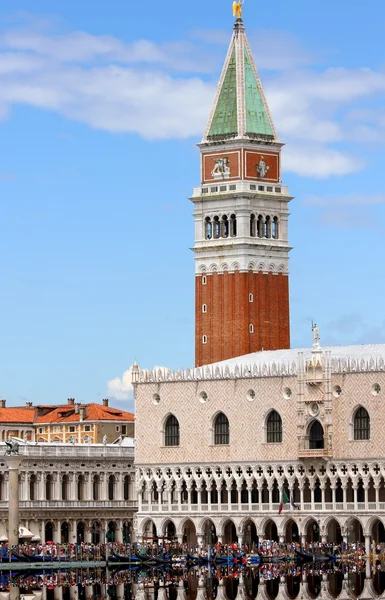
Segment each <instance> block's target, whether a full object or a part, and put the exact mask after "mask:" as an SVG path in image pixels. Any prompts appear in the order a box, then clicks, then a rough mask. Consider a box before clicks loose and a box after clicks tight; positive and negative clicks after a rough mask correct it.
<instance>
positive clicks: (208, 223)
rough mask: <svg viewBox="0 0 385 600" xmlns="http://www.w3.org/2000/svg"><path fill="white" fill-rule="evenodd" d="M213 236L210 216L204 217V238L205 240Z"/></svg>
mask: <svg viewBox="0 0 385 600" xmlns="http://www.w3.org/2000/svg"><path fill="white" fill-rule="evenodd" d="M212 237H213V227H212V224H211V219H210V217H206V219H205V238H206V240H211V238H212Z"/></svg>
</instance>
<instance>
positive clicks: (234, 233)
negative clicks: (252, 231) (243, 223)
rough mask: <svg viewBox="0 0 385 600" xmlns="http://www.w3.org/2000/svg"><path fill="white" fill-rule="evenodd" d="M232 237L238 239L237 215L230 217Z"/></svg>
mask: <svg viewBox="0 0 385 600" xmlns="http://www.w3.org/2000/svg"><path fill="white" fill-rule="evenodd" d="M230 236H231V237H237V217H236V216H235V215H231V217H230Z"/></svg>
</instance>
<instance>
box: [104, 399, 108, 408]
mask: <svg viewBox="0 0 385 600" xmlns="http://www.w3.org/2000/svg"><path fill="white" fill-rule="evenodd" d="M103 406H108V398H103Z"/></svg>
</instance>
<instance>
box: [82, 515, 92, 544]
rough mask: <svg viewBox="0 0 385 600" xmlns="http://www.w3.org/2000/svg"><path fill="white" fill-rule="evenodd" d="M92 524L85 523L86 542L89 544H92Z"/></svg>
mask: <svg viewBox="0 0 385 600" xmlns="http://www.w3.org/2000/svg"><path fill="white" fill-rule="evenodd" d="M90 525H91V524H90V522H89V521H86V523H85V528H84V541H85V542H86V543H87V544H90V543H91V527H90Z"/></svg>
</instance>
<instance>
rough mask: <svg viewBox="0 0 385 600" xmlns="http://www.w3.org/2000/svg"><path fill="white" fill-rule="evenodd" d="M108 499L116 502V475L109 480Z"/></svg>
mask: <svg viewBox="0 0 385 600" xmlns="http://www.w3.org/2000/svg"><path fill="white" fill-rule="evenodd" d="M108 499H109V500H115V475H110V476H109V478H108Z"/></svg>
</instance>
